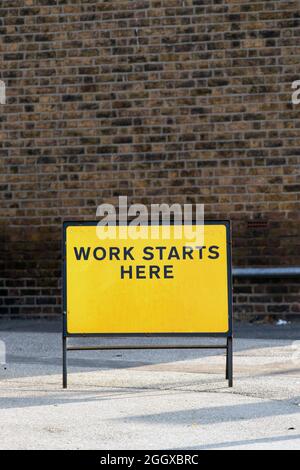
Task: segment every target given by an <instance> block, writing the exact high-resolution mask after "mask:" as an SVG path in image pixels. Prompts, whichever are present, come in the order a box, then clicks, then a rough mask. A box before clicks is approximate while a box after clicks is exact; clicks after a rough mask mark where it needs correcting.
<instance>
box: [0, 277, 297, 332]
mask: <svg viewBox="0 0 300 470" xmlns="http://www.w3.org/2000/svg"><path fill="white" fill-rule="evenodd" d="M53 281H54V283H55V282H57V279H54V280H53ZM1 282H2V283H3V284H5V285H6V287H5V288H2V289H1V290H0V317H1V318H12V319H19V318H20V319H24V318H27V319H42V318H43V319H44V318H57V317H58V316H60V315H61V313H62V307H61V304H60V300H61V297H60V288H59V287H58V286H52V288H50V289H49V288H47V287H45V286H44V287H42V286H40V285H39V282H38V280H35V281H34V284H35V287H34V288H31V290H30V293H27V292H26V291H27V290H28V288H26V287H25V288H24V287H23V289H22V288H20V290H19V291H17V290H16V288H9V287H7V286H8V285H9V281H8V282H5V280H4V279H2V280H1ZM14 282H16V281H14ZM22 282H27V281H22ZM30 282H33V281H30ZM46 282H47V281H46V279H43V280H42V283H43V284H45V283H46ZM43 289H45V294H46V292H47V295H41V292H43ZM234 317H235V319H237V320H243V321H244V320H245V321H264V322H270V323H272V322H274V321H276V320H278V319H279V318H280V319H286V320H291V319H296V318H300V280H298V279H255V280H254V279H246V278H243V279H235V280H234Z"/></svg>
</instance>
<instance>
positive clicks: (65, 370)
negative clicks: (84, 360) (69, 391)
mask: <svg viewBox="0 0 300 470" xmlns="http://www.w3.org/2000/svg"><path fill="white" fill-rule="evenodd" d="M67 387H68V366H67V338H66V336H63V388H67Z"/></svg>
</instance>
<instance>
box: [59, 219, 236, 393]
mask: <svg viewBox="0 0 300 470" xmlns="http://www.w3.org/2000/svg"><path fill="white" fill-rule="evenodd" d="M163 223H164V222H162V221H160V225H162V224H163ZM98 224H99V222H95V221H92V222H78V221H74V222H73V221H67V222H64V223H63V234H62V242H63V243H62V245H63V246H62V253H63V266H62V278H63V288H62V292H63V302H62V303H63V333H62V343H63V388H64V389H66V388H67V384H68V382H67V374H68V368H67V364H68V362H67V352H68V351H104V350H106V351H108V350H155V349H161V350H163V349H187V350H194V349H222V350H226V380H228V384H229V387H230V388H231V387H233V300H232V249H231V224H230V221H227V220H224V221H220V220H218V221H213V220H210V221H205V222H204V225H224V226H225V227H226V234H227V277H228V282H227V284H228V316H229V318H228V325H229V329H228V332H227V333H155V334H149V333H130V334H124V333H119V334H118V333H113V334H111V333H99V334H96V333H93V334H82V333H79V334H78V333H76V334H74V333H68V326H67V308H68V307H67V301H68V299H67V249H66V243H67V236H66V235H67V228H68V227H84V226H85V227H86V226H89V227H96V226H97V225H98ZM172 224H173V225H174V224H175V222H173V223H172ZM117 225H126V224H123V223H122V222H117ZM149 225H150V224H149ZM193 225H195V223H193ZM120 336H122V337H124V336H126V337H133V336H135V337H147V338H163V337H167V336H172V337H195V338H196V337H213V338H218V337H219V338H226V339H227V342H226V344H224V345H203V344H193V345H183V344H176V345H167V344H166V345H142V346H139V345H134V344H132V345H118V346H109V345H107V346H86V347H85V346H68V338H72V337H73V338H74V337H82V338H83V337H85V338H86V337H94V338H97V337H120Z"/></svg>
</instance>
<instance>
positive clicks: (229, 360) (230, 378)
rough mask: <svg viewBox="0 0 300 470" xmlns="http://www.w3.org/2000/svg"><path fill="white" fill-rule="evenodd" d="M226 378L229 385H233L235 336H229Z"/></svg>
mask: <svg viewBox="0 0 300 470" xmlns="http://www.w3.org/2000/svg"><path fill="white" fill-rule="evenodd" d="M226 379H227V380H228V382H229V387H230V388H232V387H233V338H232V336H231V337H229V338H227V361H226Z"/></svg>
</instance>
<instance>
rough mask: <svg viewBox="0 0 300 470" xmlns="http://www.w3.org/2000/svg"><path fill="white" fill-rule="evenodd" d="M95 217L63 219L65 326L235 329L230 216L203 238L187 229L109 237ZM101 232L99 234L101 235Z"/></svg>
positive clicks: (117, 330)
mask: <svg viewBox="0 0 300 470" xmlns="http://www.w3.org/2000/svg"><path fill="white" fill-rule="evenodd" d="M101 231H104V228H103V227H101V228H99V227H97V226H96V223H66V224H65V232H64V243H65V258H66V259H65V270H64V277H65V282H64V290H65V292H64V293H65V309H66V316H67V324H66V330H67V331H66V333H67V334H68V335H72V334H81V335H82V334H91V335H92V334H135V333H136V334H140V333H149V334H150V333H153V334H155V333H198V334H199V333H200V334H222V335H229V334H230V331H231V303H232V299H231V259H230V258H231V251H230V227H229V223H228V222H209V223H206V224H205V226H204V244H203V246H192V245H189V241H188V240H187V239H186V238H185V237H184V236H182V238H181V239H176V237H175V234H174V233H172V231H171V237H170V238H169V239H165V238H164V237H163V234H160V237H159V238H158V239H157V238H154V237H151V232H150V231H149V236H148V237H147V238H146V239H137V240H133V239H131V238H129V237H128V238H125V239H120V238H118V237H116V238H115V239H104V236H103V235H104V234H102V232H101ZM99 234H100V235H101V237H100V238H99Z"/></svg>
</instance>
